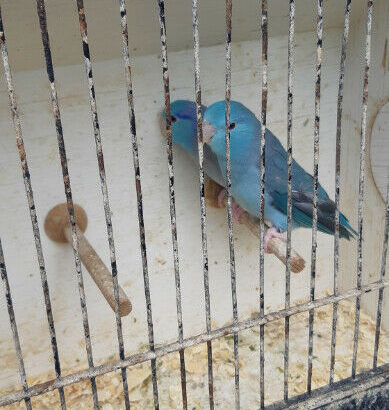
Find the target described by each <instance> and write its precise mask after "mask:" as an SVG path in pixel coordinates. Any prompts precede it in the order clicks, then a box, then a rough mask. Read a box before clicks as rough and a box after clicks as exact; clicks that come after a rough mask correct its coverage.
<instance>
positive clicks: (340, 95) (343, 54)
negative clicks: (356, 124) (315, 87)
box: [329, 0, 351, 384]
mask: <svg viewBox="0 0 389 410" xmlns="http://www.w3.org/2000/svg"><path fill="white" fill-rule="evenodd" d="M350 6H351V0H346V9H345V13H344V28H343V38H342V51H341V55H340V69H339V71H340V74H339V88H338V105H337V113H336V154H335V155H336V160H335V161H336V164H335V205H336V209H335V236H334V295H335V296H337V295H338V270H339V186H340V152H341V136H342V112H343V105H342V104H343V83H344V70H345V61H346V49H347V40H348V33H349V26H350ZM337 322H338V302H336V303H334V304H333V311H332V336H331V364H330V380H329V384H332V383H333V382H334V370H335V349H336V327H337Z"/></svg>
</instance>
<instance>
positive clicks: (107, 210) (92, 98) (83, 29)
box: [77, 0, 130, 409]
mask: <svg viewBox="0 0 389 410" xmlns="http://www.w3.org/2000/svg"><path fill="white" fill-rule="evenodd" d="M77 11H78V20H79V24H80V34H81V41H82V50H83V53H84V63H85V74H86V77H87V82H88V90H89V102H90V109H91V114H92V123H93V131H94V137H95V144H96V156H97V164H98V168H99V176H100V185H101V193H102V197H103V204H104V214H105V223H106V227H107V237H108V246H109V254H110V259H111V270H112V283H113V293H114V298H115V319H116V332H117V338H118V345H119V357H120V359H121V360H123V359H124V342H123V330H122V319H121V317H120V305H119V284H118V278H117V275H118V272H117V263H116V251H115V243H114V238H113V228H112V217H111V214H112V213H111V207H110V205H109V198H108V187H107V180H106V174H105V165H104V154H103V147H102V142H101V135H100V124H99V118H98V114H97V104H96V94H95V85H94V80H93V72H92V62H91V59H90V52H89V44H88V26H87V22H86V16H85V8H84V2H83V0H77ZM121 373H122V381H123V394H124V403H125V406H126V409H129V408H130V399H129V397H128V382H127V373H126V369H122V371H121Z"/></svg>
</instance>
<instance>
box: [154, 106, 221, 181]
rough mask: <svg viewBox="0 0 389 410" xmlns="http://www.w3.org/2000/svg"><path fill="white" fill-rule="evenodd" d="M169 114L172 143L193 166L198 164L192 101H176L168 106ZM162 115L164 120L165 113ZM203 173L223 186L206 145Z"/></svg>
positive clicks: (194, 114)
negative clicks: (193, 163) (185, 155)
mask: <svg viewBox="0 0 389 410" xmlns="http://www.w3.org/2000/svg"><path fill="white" fill-rule="evenodd" d="M205 110H206V107H205V106H204V105H203V106H202V113H203V115H204V112H205ZM170 113H171V116H172V139H173V142H174V143H175V144H177V145H179V146H180V147H181V148H183V149H184V150H185V151H186V152H187V153H188V154H189V156H190V157H191V159H192V160H193V161H194V162H195V164H198V161H199V159H198V145H197V116H196V104H195V103H194V102H193V101H188V100H176V101H174V102H172V103H171V105H170ZM162 115H163V118H165V112H163V114H162ZM204 172H205V173H206V175H208V176H209V177H210V178H211V179H213V180H214V181H216V182H217V183H218V184H219V185H222V186H224V181H223V176H222V173H221V171H220V168H219V163H218V161H217V157H216V155H215V154H214V153H213V152H212V150H211V149H210V147H209V146H208V145H206V144H204Z"/></svg>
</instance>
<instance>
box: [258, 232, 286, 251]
mask: <svg viewBox="0 0 389 410" xmlns="http://www.w3.org/2000/svg"><path fill="white" fill-rule="evenodd" d="M272 238H280V239H281V240H282V241H284V242H286V232H279V231H278V230H277V228H274V227H273V228H269V229H268V230H267V232H266V234H265V238H264V244H263V249H264V251H265V253H272V252H271V250H270V249H269V241H270V239H272Z"/></svg>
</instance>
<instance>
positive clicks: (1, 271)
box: [0, 10, 63, 410]
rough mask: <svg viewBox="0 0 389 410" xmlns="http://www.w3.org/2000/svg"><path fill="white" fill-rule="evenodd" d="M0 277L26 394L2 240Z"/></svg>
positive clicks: (20, 349) (28, 403) (21, 380)
mask: <svg viewBox="0 0 389 410" xmlns="http://www.w3.org/2000/svg"><path fill="white" fill-rule="evenodd" d="M0 32H3V29H2V24H1V10H0ZM0 37H1V34H0ZM0 276H1V280H2V282H3V285H4V293H5V300H6V301H7V310H8V316H9V323H10V325H11V331H12V337H13V339H14V345H15V350H16V357H17V358H18V366H19V377H20V383H21V385H22V387H23V390H24V392H26V391H27V390H28V384H27V379H26V369H25V368H24V360H23V353H22V348H21V347H20V340H19V333H18V326H17V324H16V319H15V312H14V307H13V303H12V296H11V288H10V286H9V281H8V275H7V268H6V266H5V259H4V252H3V246H2V244H1V239H0ZM62 392H63V389H62ZM24 401H25V403H26V408H27V409H28V410H30V409H32V407H31V400H30V398H29V397H26V398H25V399H24Z"/></svg>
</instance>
